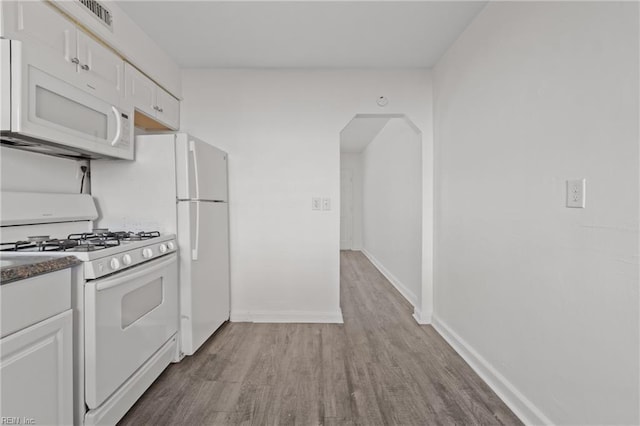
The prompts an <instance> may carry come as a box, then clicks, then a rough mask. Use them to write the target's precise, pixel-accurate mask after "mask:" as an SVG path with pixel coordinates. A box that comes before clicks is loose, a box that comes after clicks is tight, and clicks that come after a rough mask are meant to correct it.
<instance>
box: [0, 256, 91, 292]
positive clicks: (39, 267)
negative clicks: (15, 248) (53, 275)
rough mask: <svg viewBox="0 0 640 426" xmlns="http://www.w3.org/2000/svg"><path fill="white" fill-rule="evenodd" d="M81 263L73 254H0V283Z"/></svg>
mask: <svg viewBox="0 0 640 426" xmlns="http://www.w3.org/2000/svg"><path fill="white" fill-rule="evenodd" d="M80 263H82V261H80V260H79V259H78V258H77V257H75V256H64V257H59V256H34V255H15V254H14V255H7V256H5V255H4V254H2V255H1V256H0V285H1V284H7V283H10V282H13V281H17V280H23V279H25V278H30V277H34V276H36V275H42V274H47V273H49V272H55V271H59V270H61V269H66V268H70V267H72V266H75V265H78V264H80Z"/></svg>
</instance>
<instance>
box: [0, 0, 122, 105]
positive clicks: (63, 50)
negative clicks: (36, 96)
mask: <svg viewBox="0 0 640 426" xmlns="http://www.w3.org/2000/svg"><path fill="white" fill-rule="evenodd" d="M2 10H3V14H4V15H5V16H4V17H3V21H4V28H3V31H5V32H6V34H7V36H9V37H10V38H12V39H16V40H21V41H22V42H23V45H24V46H25V47H24V50H25V51H28V52H29V53H27V54H29V55H30V57H31V58H33V59H34V60H35V61H36V62H37V63H38V64H39V65H40V66H41V67H42V69H43V70H46V71H47V72H48V73H51V74H54V75H56V77H58V78H60V79H62V80H64V81H66V82H68V83H70V84H73V85H75V86H78V87H79V88H81V89H83V90H86V91H88V92H90V93H92V94H95V95H96V96H97V97H99V98H101V99H103V100H105V101H108V102H109V103H111V104H113V105H119V104H120V101H121V99H122V81H123V68H124V61H123V60H122V58H120V57H119V56H118V55H116V54H115V53H114V52H112V51H111V50H109V49H108V48H107V47H105V46H104V45H102V44H101V43H99V42H98V41H96V40H95V39H93V38H91V36H89V35H88V34H86V33H85V32H83V31H82V30H80V29H79V28H77V27H76V26H75V24H74V23H73V22H71V21H69V20H68V19H67V18H65V17H64V16H63V15H62V14H61V13H60V12H59V11H58V10H56V9H54V8H53V6H51V5H50V4H49V3H48V2H44V1H19V2H6V4H5V5H3V9H2ZM39 56H40V57H42V59H38V57H39Z"/></svg>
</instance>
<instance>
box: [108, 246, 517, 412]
mask: <svg viewBox="0 0 640 426" xmlns="http://www.w3.org/2000/svg"><path fill="white" fill-rule="evenodd" d="M340 259H341V267H340V271H341V305H342V313H343V316H344V324H252V323H227V324H226V325H224V326H223V327H222V328H221V329H220V330H219V331H218V332H217V333H216V334H215V335H214V336H213V337H212V338H211V339H210V340H209V341H208V342H206V343H205V344H204V345H203V347H202V348H200V350H199V351H198V352H197V353H196V354H194V355H193V356H191V357H187V358H185V359H184V360H183V361H182V362H180V363H178V364H172V365H171V366H169V367H168V368H167V370H165V372H164V373H163V374H162V375H161V376H160V377H159V378H158V380H156V382H155V383H154V384H153V385H152V386H151V388H149V390H148V391H147V392H146V393H145V394H144V395H143V396H142V398H140V400H139V401H138V402H137V403H136V405H135V406H134V407H132V408H131V410H130V411H129V413H127V415H126V416H125V417H124V418H123V419H122V421H121V422H120V424H122V425H142V424H148V425H240V424H242V425H245V424H246V425H319V424H324V425H391V424H396V425H437V424H443V425H453V424H456V425H479V424H481V425H497V424H507V425H516V424H521V422H520V421H519V420H518V419H517V417H515V416H514V414H513V413H512V412H511V411H510V410H509V409H508V408H507V407H506V406H505V405H504V403H503V402H502V401H501V400H500V399H499V398H498V397H497V396H496V395H495V394H494V393H493V391H491V389H490V388H489V387H488V386H487V385H486V384H485V383H484V382H483V381H482V380H481V379H480V378H479V377H478V376H477V375H476V374H475V373H474V371H473V370H472V369H471V368H470V367H469V366H468V365H467V364H466V363H465V362H464V361H463V360H462V358H460V356H458V354H457V353H456V352H455V351H454V350H453V349H452V348H451V347H450V346H449V345H448V344H447V343H446V342H445V341H444V340H443V339H442V337H440V335H439V334H438V333H437V332H436V331H435V330H434V329H433V328H432V327H431V326H419V325H418V324H416V322H415V321H414V320H413V318H412V316H411V314H412V312H413V308H412V306H411V305H410V304H409V303H408V302H407V301H406V300H405V299H404V298H403V297H402V296H401V295H400V294H399V293H398V292H397V291H396V290H395V289H394V288H393V286H392V285H391V284H390V283H389V282H388V281H387V280H386V279H385V278H384V277H383V276H382V274H380V272H379V271H378V270H377V269H376V268H375V267H374V266H373V265H372V264H371V263H370V262H369V261H368V260H367V258H366V257H364V255H363V254H362V253H360V252H352V251H343V252H341V255H340Z"/></svg>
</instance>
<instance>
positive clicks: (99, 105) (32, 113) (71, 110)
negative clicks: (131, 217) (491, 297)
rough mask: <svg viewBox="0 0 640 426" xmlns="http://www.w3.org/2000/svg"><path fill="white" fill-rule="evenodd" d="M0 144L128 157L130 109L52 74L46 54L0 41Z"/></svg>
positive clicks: (130, 155) (70, 153) (47, 151)
mask: <svg viewBox="0 0 640 426" xmlns="http://www.w3.org/2000/svg"><path fill="white" fill-rule="evenodd" d="M0 59H1V61H2V62H1V68H0V124H1V130H0V140H1V141H2V143H3V144H6V145H12V146H14V147H16V148H20V149H26V150H30V151H36V152H41V153H45V154H51V155H59V156H64V157H80V158H122V159H130V160H131V159H133V152H134V150H133V111H123V110H121V108H120V106H119V105H114V104H113V101H111V102H109V101H106V100H104V99H101V98H99V97H97V96H95V94H93V93H91V92H89V91H87V90H86V89H83V88H82V87H80V86H79V85H75V84H74V82H73V81H69V79H67V78H65V76H64V75H61V73H56V69H55V66H50V65H51V62H49V63H48V61H47V58H46V55H44V56H43V55H42V54H41V52H35V51H30V50H29V48H28V46H23V44H22V43H21V42H20V41H16V40H4V39H3V40H0Z"/></svg>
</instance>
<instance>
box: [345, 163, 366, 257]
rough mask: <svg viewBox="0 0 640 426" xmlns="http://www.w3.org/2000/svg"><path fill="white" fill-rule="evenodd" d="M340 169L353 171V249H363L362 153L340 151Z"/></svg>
mask: <svg viewBox="0 0 640 426" xmlns="http://www.w3.org/2000/svg"><path fill="white" fill-rule="evenodd" d="M340 170H349V171H351V177H352V180H353V183H352V186H353V187H352V196H353V200H352V203H353V205H352V207H353V221H352V224H353V229H352V233H351V236H352V241H351V250H362V155H361V154H360V153H358V154H354V153H347V152H341V153H340Z"/></svg>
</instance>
